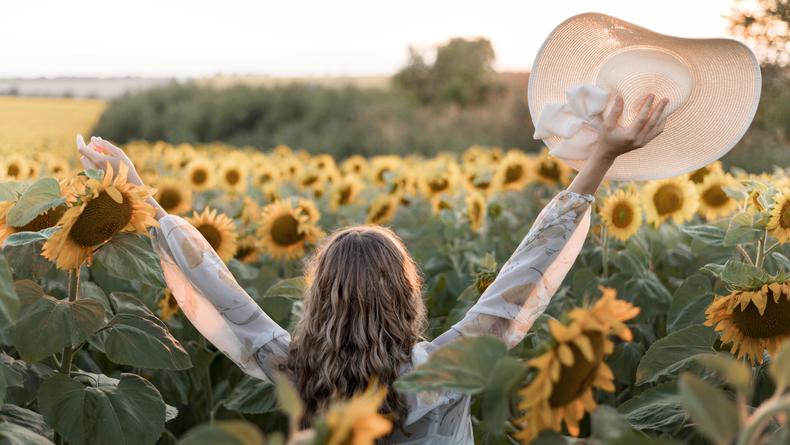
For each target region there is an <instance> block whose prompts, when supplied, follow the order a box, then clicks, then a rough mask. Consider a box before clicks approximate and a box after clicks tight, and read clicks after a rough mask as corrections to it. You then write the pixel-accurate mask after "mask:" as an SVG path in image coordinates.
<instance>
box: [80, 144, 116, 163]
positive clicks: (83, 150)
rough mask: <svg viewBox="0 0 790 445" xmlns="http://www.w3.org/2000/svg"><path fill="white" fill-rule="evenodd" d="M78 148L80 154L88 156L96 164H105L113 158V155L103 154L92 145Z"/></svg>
mask: <svg viewBox="0 0 790 445" xmlns="http://www.w3.org/2000/svg"><path fill="white" fill-rule="evenodd" d="M77 150H78V151H79V152H80V154H82V155H83V156H85V157H86V158H88V159H89V160H90V161H91V162H93V163H94V164H96V165H105V164H106V163H107V162H109V161H110V160H111V159H112V158H111V157H109V156H107V155H104V154H101V153H99V152H98V151H96V150H94V149H92V148H90V147H78V148H77Z"/></svg>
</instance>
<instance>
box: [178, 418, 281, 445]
mask: <svg viewBox="0 0 790 445" xmlns="http://www.w3.org/2000/svg"><path fill="white" fill-rule="evenodd" d="M178 443H179V444H181V445H263V444H264V443H266V442H265V441H264V439H263V435H261V432H260V431H259V430H258V428H257V427H256V426H255V425H253V424H251V423H249V422H245V421H243V420H225V421H220V422H214V423H211V424H205V425H199V426H197V427H195V428H193V429H191V430H190V431H189V432H188V433H187V434H186V435H184V437H182V438H181V440H179V442H178Z"/></svg>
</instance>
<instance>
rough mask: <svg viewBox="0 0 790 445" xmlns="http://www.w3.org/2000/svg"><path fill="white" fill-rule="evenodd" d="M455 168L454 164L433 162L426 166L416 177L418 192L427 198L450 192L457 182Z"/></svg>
mask: <svg viewBox="0 0 790 445" xmlns="http://www.w3.org/2000/svg"><path fill="white" fill-rule="evenodd" d="M457 178H458V174H457V169H456V168H455V165H454V164H447V163H444V162H434V163H432V165H429V166H427V168H426V171H425V173H423V174H422V175H420V176H419V177H418V179H417V186H418V187H419V190H420V192H422V194H423V195H424V196H425V197H426V198H428V199H432V198H434V197H437V196H440V195H443V194H446V193H450V192H452V191H453V190H454V189H455V185H456V183H457Z"/></svg>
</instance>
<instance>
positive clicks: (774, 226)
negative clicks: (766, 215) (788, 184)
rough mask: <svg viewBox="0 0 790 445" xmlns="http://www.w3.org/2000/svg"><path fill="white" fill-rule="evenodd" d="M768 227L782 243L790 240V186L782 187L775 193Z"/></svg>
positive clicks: (769, 231) (772, 234)
mask: <svg viewBox="0 0 790 445" xmlns="http://www.w3.org/2000/svg"><path fill="white" fill-rule="evenodd" d="M766 228H767V229H768V233H770V234H771V236H773V237H774V238H776V239H777V240H778V241H779V242H780V243H786V242H788V241H789V240H790V188H785V189H782V190H780V191H779V192H778V193H777V194H776V195H774V206H773V208H771V218H770V219H769V220H768V225H767V226H766Z"/></svg>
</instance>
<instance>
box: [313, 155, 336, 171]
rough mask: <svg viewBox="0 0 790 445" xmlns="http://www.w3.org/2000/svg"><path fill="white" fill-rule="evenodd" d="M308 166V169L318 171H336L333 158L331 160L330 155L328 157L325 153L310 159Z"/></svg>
mask: <svg viewBox="0 0 790 445" xmlns="http://www.w3.org/2000/svg"><path fill="white" fill-rule="evenodd" d="M309 165H310V167H312V168H315V169H317V170H320V171H330V170H336V169H337V165H336V164H335V158H333V157H332V155H328V154H326V153H324V154H320V155H316V156H313V157H312V158H310V163H309Z"/></svg>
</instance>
